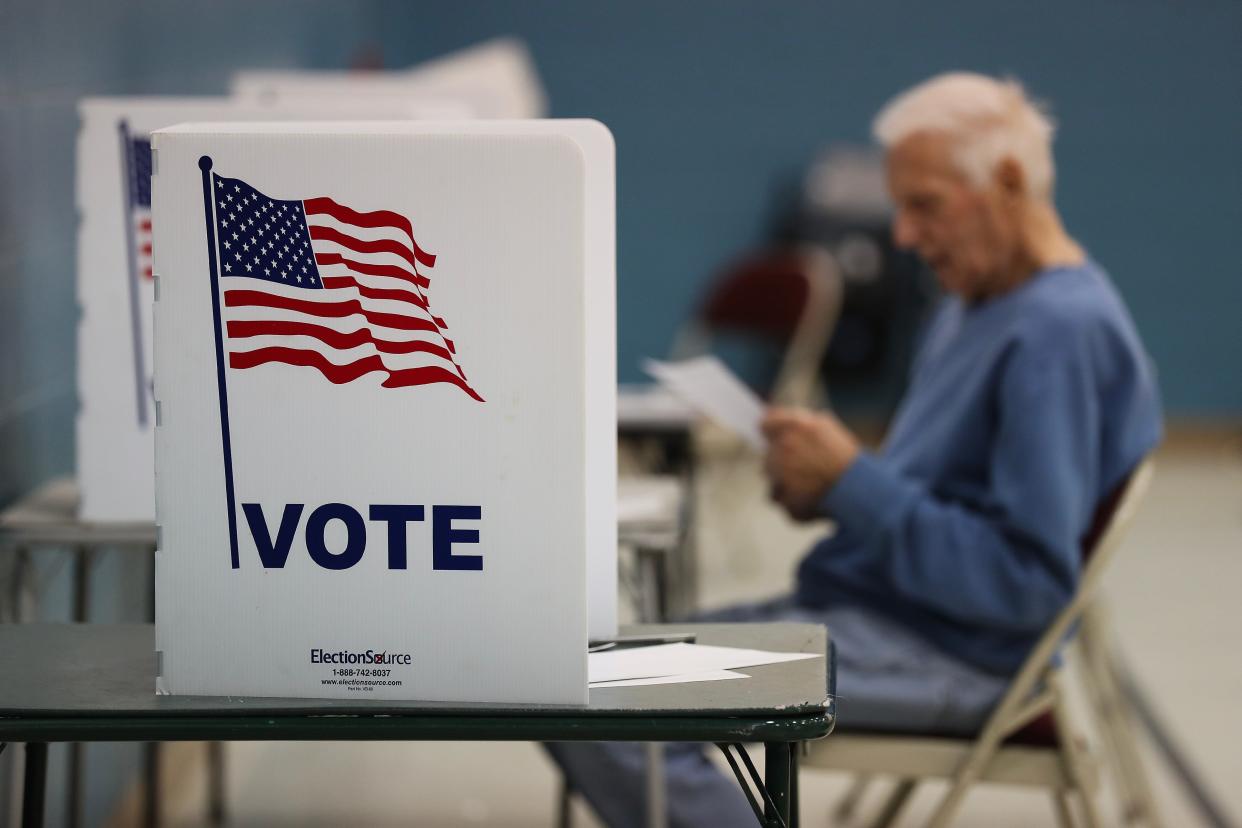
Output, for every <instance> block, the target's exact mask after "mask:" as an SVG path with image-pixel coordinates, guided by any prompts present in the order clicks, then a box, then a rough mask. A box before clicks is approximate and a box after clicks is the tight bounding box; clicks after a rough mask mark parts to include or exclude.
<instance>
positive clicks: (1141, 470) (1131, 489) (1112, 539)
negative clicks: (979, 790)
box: [984, 457, 1152, 736]
mask: <svg viewBox="0 0 1242 828" xmlns="http://www.w3.org/2000/svg"><path fill="white" fill-rule="evenodd" d="M1151 476H1152V460H1151V458H1150V457H1148V458H1145V459H1143V460H1142V461H1141V462H1140V463H1139V464H1138V465H1137V466H1136V467H1135V468H1134V470H1133V471H1131V472H1130V474H1128V475H1127V476H1126V478H1125V479H1124V480H1123V481H1122V482H1121V483H1120V484H1118V485H1117V487H1116V488H1115V489H1114V490H1113V491H1112V492H1110V493H1109V495H1108V496H1107V497H1105V498H1104V499H1103V500H1102V501H1101V502H1100V504H1099V505H1098V506H1097V507H1096V511H1095V516H1094V520H1093V521H1092V525H1091V527H1090V528H1089V529H1088V531H1087V533H1086V534H1085V535H1084V536H1083V559H1084V564H1083V569H1082V573H1081V575H1080V577H1079V580H1078V588H1077V589H1076V590H1075V591H1074V596H1073V598H1071V599H1070V602H1069V603H1068V604H1067V605H1066V606H1065V607H1064V608H1063V609H1062V610H1061V612H1060V613H1058V614H1057V617H1056V618H1055V619H1053V622H1052V623H1051V624H1050V625H1049V626H1048V629H1047V630H1045V631H1044V634H1043V635H1042V636H1040V638H1039V641H1038V642H1036V644H1035V646H1034V647H1033V648H1032V649H1031V652H1030V654H1029V655H1028V656H1027V657H1026V661H1024V662H1023V664H1022V667H1021V668H1020V669H1019V670H1018V672H1017V674H1016V675H1015V676H1014V679H1013V681H1012V682H1011V683H1010V685H1009V689H1008V690H1006V691H1005V695H1004V697H1002V699H1001V701H1000V703H999V704H998V705H997V706H996V709H995V710H994V711H993V712H992V715H991V716H990V717H989V718H988V722H987V724H986V725H985V726H984V731H985V733H986V732H989V731H994V730H995V729H996V728H997V727H1000V726H1003V725H1004V724H1005V723H1006V722H1007V721H1008V719H1009V717H1010V716H1012V715H1013V713H1014V712H1015V711H1016V710H1018V709H1019V708H1020V707H1021V706H1022V705H1023V703H1024V702H1025V701H1026V700H1027V698H1028V697H1029V696H1030V694H1031V692H1032V691H1033V690H1034V689H1035V688H1036V687H1037V686H1038V684H1039V682H1040V680H1041V679H1042V678H1043V676H1044V673H1045V671H1046V670H1047V669H1049V665H1050V664H1051V663H1052V658H1053V656H1054V655H1055V654H1056V652H1057V650H1058V649H1060V647H1061V645H1062V643H1063V642H1064V640H1065V637H1066V635H1068V634H1069V632H1070V630H1072V629H1073V627H1074V625H1075V624H1076V623H1077V622H1078V621H1079V619H1080V618H1081V617H1082V614H1083V611H1084V610H1085V609H1086V608H1087V605H1088V604H1089V603H1090V601H1091V599H1092V598H1094V597H1095V593H1096V592H1097V591H1098V589H1099V585H1100V581H1101V579H1102V578H1103V575H1104V572H1105V570H1106V569H1107V568H1108V564H1109V562H1110V561H1111V560H1112V558H1113V556H1114V554H1115V553H1116V551H1117V548H1118V547H1119V546H1120V545H1121V540H1122V538H1123V537H1124V536H1125V533H1126V530H1127V529H1128V528H1129V525H1130V523H1131V521H1132V520H1133V518H1134V515H1135V513H1136V512H1137V511H1138V504H1139V502H1140V501H1141V500H1142V498H1143V495H1144V494H1146V492H1147V488H1148V486H1149V485H1150V483H1151ZM1001 735H1002V736H1003V735H1007V734H1001Z"/></svg>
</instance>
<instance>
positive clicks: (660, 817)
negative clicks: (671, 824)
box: [647, 742, 668, 828]
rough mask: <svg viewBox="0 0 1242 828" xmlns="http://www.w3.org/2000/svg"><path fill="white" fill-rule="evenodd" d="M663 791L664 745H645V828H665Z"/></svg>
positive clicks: (666, 812) (651, 743) (666, 806)
mask: <svg viewBox="0 0 1242 828" xmlns="http://www.w3.org/2000/svg"><path fill="white" fill-rule="evenodd" d="M667 826H668V804H667V803H666V802H665V791H664V743H663V742H648V743H647V828H667Z"/></svg>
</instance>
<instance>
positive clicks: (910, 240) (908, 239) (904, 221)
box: [893, 210, 918, 250]
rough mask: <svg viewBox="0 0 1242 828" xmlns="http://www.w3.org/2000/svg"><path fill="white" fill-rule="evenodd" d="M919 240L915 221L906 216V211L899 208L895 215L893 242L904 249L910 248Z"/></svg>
mask: <svg viewBox="0 0 1242 828" xmlns="http://www.w3.org/2000/svg"><path fill="white" fill-rule="evenodd" d="M917 242H918V234H917V233H916V232H915V229H914V223H913V222H911V221H910V219H909V218H908V217H907V216H906V214H905V212H903V211H901V210H898V211H897V214H896V215H895V216H894V217H893V244H895V245H897V247H899V248H901V249H902V250H909V249H910V248H912V247H914V245H915V244H917Z"/></svg>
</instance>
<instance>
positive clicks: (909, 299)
mask: <svg viewBox="0 0 1242 828" xmlns="http://www.w3.org/2000/svg"><path fill="white" fill-rule="evenodd" d="M782 202H783V205H782V206H781V207H779V208H778V211H777V218H776V220H775V222H774V224H773V227H772V230H771V238H772V240H773V243H775V244H778V245H788V244H798V243H810V244H815V245H818V246H821V247H823V248H825V249H826V250H827V251H828V252H829V253H830V254H831V255H832V257H833V258H834V259H835V260H836V262H837V265H838V268H839V269H840V271H841V277H842V284H843V287H844V296H843V301H842V307H841V314H840V318H839V319H838V321H837V324H836V328H835V330H834V332H833V336H832V339H831V341H830V343H829V346H828V352H827V354H826V355H825V357H824V360H823V363H822V365H821V375H822V379H823V382H824V385H825V386H826V387H827V388H829V389H830V394H831V399H832V404H833V407H834V408H837V409H838V410H843V411H845V412H846V413H847V414H859V415H863V416H867V417H882V418H884V419H887V418H888V416H889V415H890V414H891V413H892V410H893V408H894V407H895V406H896V404H897V401H898V400H899V399H900V397H901V394H902V392H903V391H904V389H905V385H906V379H907V374H908V371H909V365H910V359H911V357H912V355H913V352H914V349H915V345H916V344H917V341H918V335H919V332H920V330H921V328H922V323H923V320H924V317H925V316H926V313H927V311H928V309H929V308H930V306H931V304H932V302H933V300H934V299H935V296H936V290H935V287H934V280H933V279H932V277H931V275H930V273H928V272H927V270H926V268H924V267H923V265H922V264H921V263H920V262H919V260H918V259H917V257H915V256H914V255H913V254H911V253H908V252H903V251H900V250H897V249H896V248H895V247H894V246H893V242H892V234H891V230H890V225H891V214H892V211H891V207H890V205H889V202H888V197H887V193H886V188H885V183H884V167H883V158H882V157H881V155H880V154H879V153H878V152H877V151H875V150H872V149H866V148H853V147H834V148H828V149H827V150H825V151H824V152H823V153H822V154H821V155H820V157H819V158H817V159H816V161H815V162H814V163H813V164H812V165H811V167H810V168H809V169H808V170H807V171H806V173H805V174H804V175H803V177H802V179H801V181H800V182H798V185H797V186H796V187H795V188H793V190H792V191H786V195H785V196H784V197H783V198H782Z"/></svg>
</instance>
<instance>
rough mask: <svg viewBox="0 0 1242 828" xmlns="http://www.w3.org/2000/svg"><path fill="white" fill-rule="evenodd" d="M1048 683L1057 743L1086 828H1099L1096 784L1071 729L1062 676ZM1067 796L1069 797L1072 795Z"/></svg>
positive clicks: (1051, 678) (1052, 677) (1050, 679)
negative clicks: (1061, 684) (1051, 695)
mask: <svg viewBox="0 0 1242 828" xmlns="http://www.w3.org/2000/svg"><path fill="white" fill-rule="evenodd" d="M1048 682H1049V684H1050V686H1051V687H1052V689H1053V701H1052V715H1053V719H1054V720H1055V721H1056V728H1057V743H1058V744H1059V745H1060V753H1061V761H1062V762H1064V763H1065V770H1066V772H1067V773H1068V775H1069V778H1070V782H1071V783H1072V785H1073V788H1072V790H1073V792H1075V793H1077V795H1078V802H1079V804H1080V805H1081V806H1082V820H1083V823H1084V825H1085V826H1086V828H1098V826H1099V824H1100V815H1099V812H1098V811H1097V810H1096V807H1095V786H1094V785H1093V784H1092V781H1091V780H1092V777H1091V775H1090V773H1089V771H1088V769H1087V767H1086V764H1085V762H1086V760H1085V758H1084V756H1083V755H1082V749H1081V748H1079V746H1078V745H1077V744H1075V741H1074V734H1073V731H1072V730H1071V729H1070V725H1069V722H1070V714H1069V708H1068V706H1067V705H1066V703H1065V695H1064V692H1063V691H1062V689H1061V686H1060V677H1059V676H1057V675H1053V676H1050V677H1049V678H1048ZM1066 795H1067V796H1068V792H1067V793H1066Z"/></svg>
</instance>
